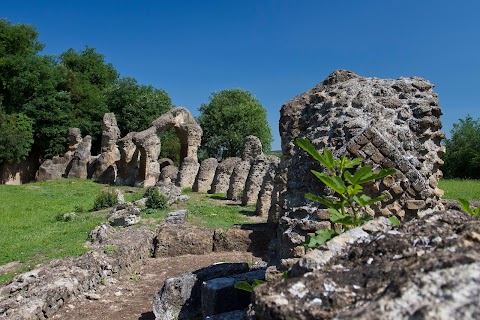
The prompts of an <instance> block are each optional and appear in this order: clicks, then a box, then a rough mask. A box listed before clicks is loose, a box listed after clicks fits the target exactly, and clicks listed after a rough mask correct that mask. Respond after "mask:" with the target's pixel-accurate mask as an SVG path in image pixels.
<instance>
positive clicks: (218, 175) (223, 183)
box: [209, 157, 241, 193]
mask: <svg viewBox="0 0 480 320" xmlns="http://www.w3.org/2000/svg"><path fill="white" fill-rule="evenodd" d="M240 161H241V159H240V158H237V157H233V158H227V159H225V160H224V161H222V162H220V163H219V164H218V166H217V170H216V171H215V177H214V178H213V182H212V188H211V189H210V190H209V192H210V193H226V192H227V191H228V187H229V185H230V177H231V176H232V173H233V169H235V167H236V166H237V165H238V163H239V162H240Z"/></svg>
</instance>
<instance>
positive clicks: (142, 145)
mask: <svg viewBox="0 0 480 320" xmlns="http://www.w3.org/2000/svg"><path fill="white" fill-rule="evenodd" d="M170 128H174V129H175V132H176V134H177V137H178V138H179V140H180V163H182V162H183V160H184V159H185V158H189V159H193V160H194V161H195V162H198V156H197V151H198V148H199V146H200V143H201V140H202V134H203V132H202V128H201V127H200V126H199V125H198V123H197V122H196V121H195V118H194V117H193V116H192V114H191V113H190V111H188V110H187V109H185V108H183V107H177V108H173V109H172V110H170V111H169V112H167V113H165V114H164V115H162V116H160V117H159V118H157V119H156V120H155V121H153V122H152V126H151V127H150V128H148V129H146V130H144V131H142V132H138V133H135V134H134V136H133V139H132V141H133V143H134V144H135V146H136V148H137V150H138V151H139V163H138V174H137V179H136V182H135V185H137V186H144V187H148V186H153V185H155V183H156V182H157V180H158V177H159V175H160V166H159V164H158V161H157V160H158V157H159V155H160V150H161V142H160V138H161V136H162V135H163V134H164V133H165V131H167V130H168V129H170Z"/></svg>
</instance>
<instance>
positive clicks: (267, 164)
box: [242, 155, 280, 206]
mask: <svg viewBox="0 0 480 320" xmlns="http://www.w3.org/2000/svg"><path fill="white" fill-rule="evenodd" d="M279 162H280V159H279V158H278V157H276V156H269V155H261V156H258V157H257V158H255V160H254V161H253V163H252V166H251V167H250V171H249V173H248V177H247V181H246V183H245V190H244V192H243V197H242V205H244V206H245V205H248V204H256V203H257V200H258V195H259V193H260V189H261V188H262V185H263V180H264V178H265V175H266V174H267V172H268V171H270V170H272V171H275V167H277V166H278V163H279Z"/></svg>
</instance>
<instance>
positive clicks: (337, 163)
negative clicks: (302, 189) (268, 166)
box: [296, 138, 398, 248]
mask: <svg viewBox="0 0 480 320" xmlns="http://www.w3.org/2000/svg"><path fill="white" fill-rule="evenodd" d="M296 143H297V145H298V146H299V147H300V148H302V149H303V150H305V151H306V152H307V153H308V154H310V155H311V156H312V157H313V158H314V159H315V160H317V161H318V162H320V163H321V164H322V165H323V167H325V169H326V170H325V171H324V172H318V171H315V170H312V173H313V174H314V175H315V177H316V178H317V179H319V180H320V181H322V182H323V183H324V184H325V185H326V186H328V187H329V188H330V189H332V190H333V191H334V193H335V196H333V197H330V196H324V195H315V194H312V193H307V194H306V195H305V197H306V198H307V199H309V200H312V201H315V202H319V203H321V204H324V205H325V206H327V207H328V212H329V213H330V221H331V222H334V223H338V224H341V225H342V226H343V230H342V231H337V230H318V231H316V232H315V233H316V235H315V236H313V237H310V238H309V239H308V241H307V243H306V244H305V245H306V246H307V247H309V248H314V247H317V246H319V245H321V244H323V243H325V242H327V241H328V240H330V239H332V238H333V237H335V236H337V235H339V234H340V233H342V232H343V231H344V230H348V229H350V228H355V227H357V226H360V225H362V224H363V223H364V222H366V221H368V220H370V219H371V217H370V216H369V215H364V214H363V213H364V212H363V208H364V207H366V206H369V205H371V204H373V203H375V202H378V201H382V200H384V199H386V198H387V195H380V196H379V197H376V198H371V197H369V196H367V195H366V194H363V187H362V185H363V184H365V183H367V182H371V181H375V180H377V179H381V178H384V177H386V176H389V175H392V174H394V173H395V172H396V170H395V169H394V168H389V169H381V170H380V171H378V172H374V171H373V169H372V168H371V167H368V166H365V167H362V166H360V165H361V163H362V159H361V158H354V159H353V160H349V159H347V157H346V156H345V155H343V156H341V157H340V158H339V159H334V158H333V154H332V152H331V151H330V150H328V149H326V148H324V149H323V154H320V153H319V152H318V151H317V150H316V149H315V147H314V146H313V145H312V144H311V142H310V141H309V140H308V139H307V138H298V139H297V140H296ZM397 221H398V219H397ZM392 222H393V221H392Z"/></svg>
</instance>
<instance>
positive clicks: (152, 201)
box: [143, 187, 168, 209]
mask: <svg viewBox="0 0 480 320" xmlns="http://www.w3.org/2000/svg"><path fill="white" fill-rule="evenodd" d="M143 196H144V197H145V198H147V201H146V202H145V205H146V206H147V208H148V209H165V208H166V207H167V202H168V199H167V197H166V196H165V195H164V194H161V193H160V192H159V191H158V188H157V187H149V188H147V191H145V194H144V195H143Z"/></svg>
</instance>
